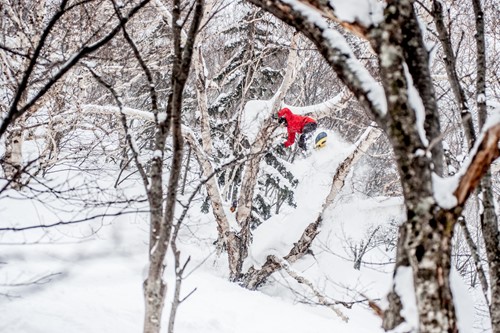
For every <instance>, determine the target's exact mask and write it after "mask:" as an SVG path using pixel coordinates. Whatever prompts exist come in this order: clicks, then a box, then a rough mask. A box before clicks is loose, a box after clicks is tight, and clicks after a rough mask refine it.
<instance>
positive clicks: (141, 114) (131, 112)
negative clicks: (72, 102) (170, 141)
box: [81, 104, 154, 122]
mask: <svg viewBox="0 0 500 333" xmlns="http://www.w3.org/2000/svg"><path fill="white" fill-rule="evenodd" d="M81 109H82V111H83V112H84V113H93V114H105V115H109V114H115V115H117V116H120V115H121V113H122V112H123V114H125V115H126V116H129V117H133V118H139V119H143V120H146V121H151V122H154V114H153V113H152V112H147V111H143V110H138V109H133V108H129V107H123V108H122V109H121V111H120V108H119V107H118V106H112V105H95V104H86V105H83V106H82V107H81Z"/></svg>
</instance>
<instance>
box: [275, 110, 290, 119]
mask: <svg viewBox="0 0 500 333" xmlns="http://www.w3.org/2000/svg"><path fill="white" fill-rule="evenodd" d="M290 114H292V111H290V109H289V108H283V109H281V110H279V112H278V117H280V118H281V117H285V118H286V117H288V116H289V115H290Z"/></svg>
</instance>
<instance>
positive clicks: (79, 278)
mask: <svg viewBox="0 0 500 333" xmlns="http://www.w3.org/2000/svg"><path fill="white" fill-rule="evenodd" d="M329 134H330V138H329V144H328V145H327V147H325V148H324V149H322V150H319V151H316V152H314V153H313V154H312V155H311V156H310V157H308V158H306V159H301V160H297V161H296V162H295V163H294V165H293V168H294V169H295V173H296V174H297V175H299V180H300V184H299V186H298V188H297V191H296V200H297V208H296V209H292V208H287V209H286V210H284V212H283V213H282V214H280V215H279V216H275V217H273V218H271V219H270V220H268V221H266V222H265V223H264V224H262V226H261V227H259V228H258V229H257V230H256V231H255V234H254V240H253V244H252V247H251V253H250V258H249V261H248V263H247V266H248V265H256V266H258V265H259V264H262V262H263V260H264V259H265V257H266V256H267V255H269V254H278V255H283V254H286V253H287V251H288V250H289V249H290V247H291V245H292V244H293V242H294V241H296V240H298V238H299V236H300V234H301V233H302V231H303V229H304V227H305V226H306V225H307V224H309V223H311V222H312V221H313V220H314V219H315V218H316V216H317V214H318V213H319V211H320V209H321V205H322V204H323V200H324V198H325V196H326V194H327V193H328V191H329V188H330V182H331V178H332V175H333V173H334V172H335V169H336V167H337V166H338V164H339V163H340V162H341V161H342V160H343V159H344V158H345V157H346V156H347V155H348V154H349V153H350V152H351V151H352V149H353V147H352V146H351V145H349V144H347V143H345V142H342V140H340V139H338V138H337V137H336V136H335V134H334V133H329ZM346 198H348V199H346ZM353 198H354V199H353ZM401 203H402V202H401V200H400V199H398V198H372V199H367V198H363V199H361V198H356V196H345V197H344V198H343V200H339V201H338V202H337V203H336V204H334V205H333V206H332V208H331V209H330V210H329V211H328V212H327V214H326V216H325V221H324V223H323V226H322V230H321V233H320V235H319V236H318V237H317V239H316V240H315V243H314V246H313V252H314V256H312V255H309V256H306V257H304V258H303V259H301V260H299V261H298V262H297V263H295V264H294V265H293V266H292V269H293V270H294V271H295V272H297V273H298V274H300V275H301V276H303V277H305V278H307V279H308V280H309V281H311V282H312V283H313V284H314V285H315V287H316V288H317V290H318V291H320V292H321V293H323V294H324V295H325V296H326V297H327V299H328V300H329V301H331V302H332V303H335V302H336V301H342V302H347V303H349V302H352V308H346V307H344V306H342V305H340V304H336V305H335V307H336V309H338V310H339V311H341V312H342V313H344V315H346V316H347V317H349V321H348V322H347V323H346V322H344V321H342V320H341V318H340V317H339V316H338V315H337V314H335V313H334V312H333V311H331V310H330V309H329V308H326V307H322V306H318V305H314V304H313V305H311V304H303V303H315V302H317V299H316V298H315V296H314V295H313V294H312V292H311V290H309V289H308V288H307V287H305V286H303V285H300V284H298V283H296V282H295V280H293V279H292V278H290V277H289V276H288V275H287V274H286V273H284V272H280V273H276V274H274V275H273V276H272V278H271V279H270V281H269V283H268V284H266V285H265V286H264V287H263V288H262V289H261V290H259V291H248V290H245V289H243V288H241V287H239V286H238V285H236V284H234V283H230V282H228V281H227V267H226V265H227V263H226V261H225V258H224V256H221V257H217V256H216V255H215V254H214V248H213V245H212V242H213V240H214V239H215V237H216V227H215V225H214V223H213V222H212V220H211V216H210V214H207V215H204V214H201V213H200V212H199V210H198V209H197V208H193V209H192V210H191V211H190V213H189V214H190V215H189V218H188V220H189V221H188V222H187V226H188V227H189V228H186V229H184V230H183V232H182V234H181V235H180V239H179V245H180V247H181V248H182V253H183V258H184V259H185V258H187V256H191V257H192V263H191V264H190V266H189V268H188V274H187V277H186V279H185V281H184V283H183V288H182V294H183V295H187V294H189V293H190V292H191V291H193V290H195V289H196V290H195V291H194V292H193V294H192V295H191V296H190V297H189V298H187V300H186V301H185V302H183V303H182V304H181V306H180V308H179V311H178V315H177V321H176V332H178V333H199V332H203V333H212V332H213V333H245V332H249V333H250V332H252V333H279V332H283V333H284V332H286V333H299V332H300V333H303V332H308V333H314V332H318V333H319V332H343V333H350V332H352V333H364V332H366V333H376V332H382V329H381V328H380V325H381V322H380V319H379V318H377V317H376V316H375V315H374V314H373V312H372V311H371V310H370V309H369V308H368V307H367V305H366V304H365V303H362V302H358V301H360V300H362V299H364V298H365V297H370V298H372V299H376V300H378V302H379V303H381V304H383V300H382V298H383V296H384V295H385V294H386V292H387V291H388V290H389V287H390V282H391V277H392V266H391V265H390V264H387V265H371V266H363V267H362V269H361V270H355V269H353V262H352V258H351V257H350V253H349V246H348V244H349V242H351V244H355V243H356V242H357V241H360V240H361V239H363V237H364V233H365V231H366V230H367V229H368V228H369V227H370V226H372V225H383V224H386V223H388V221H390V220H401V218H402V208H401ZM2 204H5V205H6V206H3V207H2V209H1V210H0V214H1V216H2V219H1V220H2V221H5V222H2V223H7V221H8V223H9V224H10V223H15V224H18V225H19V224H32V222H33V221H35V220H38V221H43V220H44V219H43V215H44V214H47V212H45V211H43V209H42V207H40V203H35V202H31V203H30V202H26V201H17V200H12V199H8V198H4V199H3V200H2ZM23 206H25V207H26V208H29V209H26V208H23ZM4 225H5V224H4ZM90 231H97V232H96V233H95V234H93V235H92V236H89V235H90V234H91V232H90ZM148 234H149V231H148V226H147V218H146V217H145V216H131V215H127V216H119V217H116V218H114V219H113V220H111V221H108V222H106V223H105V224H104V225H101V224H99V228H98V229H95V230H89V227H88V226H85V227H84V226H80V225H75V226H61V227H58V228H53V229H50V230H47V231H40V230H37V231H26V232H23V233H8V232H4V233H2V234H1V235H0V237H1V238H0V262H1V263H0V283H2V284H3V285H2V286H0V293H2V294H4V295H0V303H1V304H2V316H1V317H2V320H1V321H0V331H1V332H17V333H33V332H64V333H66V332H85V333H92V332H100V333H101V332H120V333H128V332H130V333H132V332H141V331H142V322H143V318H142V316H143V299H142V280H143V271H144V268H145V265H146V262H147V251H148V246H147V239H148ZM84 236H85V237H84ZM23 242H24V243H33V242H34V243H35V244H31V245H30V244H22V243H23ZM37 242H39V243H37ZM387 256H388V254H387V253H385V252H383V251H381V250H380V249H375V250H373V251H372V252H369V253H368V254H367V255H366V260H367V261H372V262H383V261H384V260H385V261H387V262H388V261H389V258H388V257H387ZM167 262H168V263H169V265H168V271H169V272H168V276H167V280H168V282H169V289H168V291H167V294H168V295H169V296H171V295H172V292H173V281H172V278H173V274H172V264H171V263H172V260H169V261H167ZM51 273H55V275H53V276H50V277H46V278H42V279H41V280H40V281H38V282H37V283H36V284H29V285H17V286H16V285H15V284H19V283H24V282H29V281H33V280H36V279H37V278H41V277H43V276H46V275H47V274H51ZM13 284H14V285H13ZM7 285H9V286H7ZM5 295H8V297H7V296H5ZM379 299H380V300H379ZM169 304H170V302H167V307H166V309H165V312H164V324H163V326H164V329H163V331H166V327H167V322H168V315H169Z"/></svg>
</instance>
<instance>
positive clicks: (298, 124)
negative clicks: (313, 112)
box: [278, 108, 316, 147]
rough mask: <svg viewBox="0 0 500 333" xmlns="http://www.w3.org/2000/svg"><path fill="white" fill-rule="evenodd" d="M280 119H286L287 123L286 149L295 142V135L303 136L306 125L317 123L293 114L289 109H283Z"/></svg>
mask: <svg viewBox="0 0 500 333" xmlns="http://www.w3.org/2000/svg"><path fill="white" fill-rule="evenodd" d="M278 117H279V118H281V117H283V118H285V119H286V122H287V130H288V140H287V141H286V142H285V147H290V146H291V145H293V143H294V142H295V135H296V134H297V133H299V134H301V133H302V130H303V129H304V125H305V124H308V123H315V122H316V120H314V119H313V118H311V117H304V116H299V115H296V114H293V113H292V111H290V109H289V108H283V109H281V110H280V111H279V112H278Z"/></svg>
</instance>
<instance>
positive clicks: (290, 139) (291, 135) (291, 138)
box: [284, 131, 295, 148]
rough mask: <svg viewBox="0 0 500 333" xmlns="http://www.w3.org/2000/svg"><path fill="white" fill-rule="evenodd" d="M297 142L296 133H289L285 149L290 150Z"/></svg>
mask: <svg viewBox="0 0 500 333" xmlns="http://www.w3.org/2000/svg"><path fill="white" fill-rule="evenodd" d="M294 142H295V132H292V131H288V140H286V142H285V144H284V145H285V147H286V148H288V147H290V146H291V145H293V143H294Z"/></svg>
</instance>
